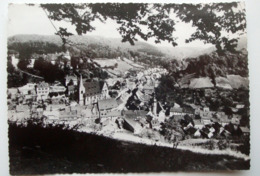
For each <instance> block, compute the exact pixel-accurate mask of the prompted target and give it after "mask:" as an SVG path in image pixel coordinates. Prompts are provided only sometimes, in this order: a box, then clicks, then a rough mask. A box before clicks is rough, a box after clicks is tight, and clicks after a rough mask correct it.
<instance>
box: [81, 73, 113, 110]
mask: <svg viewBox="0 0 260 176" xmlns="http://www.w3.org/2000/svg"><path fill="white" fill-rule="evenodd" d="M107 98H109V95H108V86H107V84H106V83H105V82H100V81H94V80H93V81H89V82H83V81H82V77H81V78H80V85H79V104H80V105H88V104H93V103H97V101H98V100H104V99H107Z"/></svg>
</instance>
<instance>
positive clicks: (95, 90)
mask: <svg viewBox="0 0 260 176" xmlns="http://www.w3.org/2000/svg"><path fill="white" fill-rule="evenodd" d="M83 86H84V87H85V91H86V93H85V96H91V95H95V94H99V93H100V92H101V88H100V83H99V82H97V81H92V82H84V83H83Z"/></svg>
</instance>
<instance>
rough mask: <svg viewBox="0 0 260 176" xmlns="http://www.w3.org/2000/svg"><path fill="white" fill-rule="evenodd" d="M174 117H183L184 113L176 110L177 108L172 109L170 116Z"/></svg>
mask: <svg viewBox="0 0 260 176" xmlns="http://www.w3.org/2000/svg"><path fill="white" fill-rule="evenodd" d="M175 115H185V113H184V112H183V109H182V108H180V107H179V108H178V107H172V108H171V109H170V116H175Z"/></svg>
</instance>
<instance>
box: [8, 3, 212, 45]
mask: <svg viewBox="0 0 260 176" xmlns="http://www.w3.org/2000/svg"><path fill="white" fill-rule="evenodd" d="M52 22H53V23H54V25H55V27H56V28H57V29H58V28H59V27H63V28H64V27H66V28H68V31H69V32H72V33H74V34H76V33H75V27H73V26H72V25H70V24H69V23H67V22H57V21H52ZM93 26H94V27H95V28H96V30H94V31H92V32H88V33H87V35H95V36H102V37H110V38H120V37H121V36H120V34H119V32H118V31H117V30H116V28H117V27H118V24H116V22H114V21H112V20H107V21H106V23H102V22H100V21H95V22H94V23H93ZM175 29H176V31H175V32H173V36H174V37H177V38H178V39H177V43H178V46H180V47H185V46H189V47H210V46H211V45H210V44H207V45H205V44H203V42H202V41H200V40H196V41H194V42H192V43H189V44H187V43H185V39H187V38H189V36H190V35H191V34H192V33H193V32H195V30H196V28H194V27H192V25H191V23H184V22H179V23H177V24H176V26H175ZM7 31H8V37H10V36H13V35H17V34H40V35H53V34H55V32H56V31H55V28H54V27H53V26H52V25H51V22H50V21H49V19H48V18H47V16H46V14H45V12H44V10H43V9H41V8H40V7H39V6H38V5H36V6H28V5H25V4H9V8H8V30H7ZM139 40H140V41H143V40H142V39H141V38H139ZM147 42H148V43H150V44H153V45H159V46H167V47H170V46H172V45H171V44H170V43H168V42H166V41H165V42H164V41H163V42H161V44H155V43H154V40H153V39H149V40H148V41H147Z"/></svg>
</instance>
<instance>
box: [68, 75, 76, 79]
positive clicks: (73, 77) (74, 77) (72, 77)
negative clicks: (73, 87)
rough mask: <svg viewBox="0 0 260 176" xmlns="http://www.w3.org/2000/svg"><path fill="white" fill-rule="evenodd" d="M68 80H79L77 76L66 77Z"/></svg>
mask: <svg viewBox="0 0 260 176" xmlns="http://www.w3.org/2000/svg"><path fill="white" fill-rule="evenodd" d="M66 79H68V80H71V79H72V80H73V79H78V78H77V76H76V75H66Z"/></svg>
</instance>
